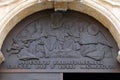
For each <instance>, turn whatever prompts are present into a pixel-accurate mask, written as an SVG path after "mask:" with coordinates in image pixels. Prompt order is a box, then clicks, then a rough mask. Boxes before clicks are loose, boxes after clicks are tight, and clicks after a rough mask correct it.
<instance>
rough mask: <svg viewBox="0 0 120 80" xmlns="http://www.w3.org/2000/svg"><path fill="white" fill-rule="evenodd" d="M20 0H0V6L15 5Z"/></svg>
mask: <svg viewBox="0 0 120 80" xmlns="http://www.w3.org/2000/svg"><path fill="white" fill-rule="evenodd" d="M17 1H19V0H0V6H7V5H9V4H12V3H15V2H17Z"/></svg>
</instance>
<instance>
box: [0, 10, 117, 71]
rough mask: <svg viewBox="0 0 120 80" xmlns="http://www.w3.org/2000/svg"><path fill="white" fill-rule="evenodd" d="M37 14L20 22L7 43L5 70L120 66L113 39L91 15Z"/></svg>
mask: <svg viewBox="0 0 120 80" xmlns="http://www.w3.org/2000/svg"><path fill="white" fill-rule="evenodd" d="M35 15H36V16H34V15H33V17H28V18H27V19H28V20H31V21H26V20H25V21H23V22H22V24H18V25H17V26H16V28H15V29H13V30H12V32H11V33H10V34H9V35H11V36H9V35H8V38H9V39H6V41H5V42H4V44H3V48H2V51H3V53H4V55H6V60H5V62H4V63H3V64H2V65H1V69H2V70H3V72H4V71H5V70H7V69H27V70H24V71H26V72H27V71H30V72H32V71H34V70H35V72H36V71H38V72H39V71H41V70H43V72H52V71H54V72H56V71H57V72H61V71H64V72H68V71H69V72H72V71H73V70H74V72H80V71H81V70H82V69H85V70H87V71H89V70H92V69H96V70H98V71H101V69H104V70H106V71H109V70H110V71H111V70H115V69H119V68H118V66H116V65H117V62H116V58H115V57H116V55H117V51H118V47H117V46H116V44H115V43H114V39H113V38H112V36H111V35H110V34H109V32H108V30H106V29H105V28H104V27H103V26H102V25H101V24H100V23H98V22H97V21H95V20H94V19H92V18H91V17H89V16H87V15H83V14H80V13H77V12H72V11H68V12H54V11H51V10H50V11H47V12H46V13H45V12H43V13H37V14H35ZM17 29H18V30H17ZM7 40H9V41H7ZM13 57H14V58H13ZM68 69H69V70H68ZM2 70H0V71H2ZM10 71H11V70H10ZM24 71H23V72H24ZM18 72H19V71H18Z"/></svg>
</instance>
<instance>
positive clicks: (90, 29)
mask: <svg viewBox="0 0 120 80" xmlns="http://www.w3.org/2000/svg"><path fill="white" fill-rule="evenodd" d="M87 31H88V33H89V34H90V35H93V36H95V35H97V33H98V32H99V28H98V26H97V25H95V24H91V25H90V26H88V29H87Z"/></svg>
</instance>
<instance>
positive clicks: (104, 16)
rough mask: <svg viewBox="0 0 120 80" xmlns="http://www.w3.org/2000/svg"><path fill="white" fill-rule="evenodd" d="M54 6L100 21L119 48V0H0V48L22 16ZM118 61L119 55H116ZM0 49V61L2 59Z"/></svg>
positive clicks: (56, 8) (57, 8)
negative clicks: (78, 12)
mask: <svg viewBox="0 0 120 80" xmlns="http://www.w3.org/2000/svg"><path fill="white" fill-rule="evenodd" d="M51 8H54V9H55V11H57V10H64V11H66V10H68V9H70V10H75V11H80V12H83V13H85V14H88V15H90V16H92V17H94V18H95V19H97V20H98V21H99V22H101V23H102V24H103V25H104V26H105V27H106V28H107V29H108V30H109V31H110V32H111V34H112V36H113V37H114V39H115V40H116V42H117V44H118V46H119V48H120V1H119V0H0V50H1V47H2V44H3V42H4V39H5V37H6V36H7V34H8V33H9V31H10V30H11V29H12V28H13V27H14V26H15V25H16V24H17V23H18V22H19V21H21V20H22V19H23V18H25V17H27V16H28V15H30V14H33V13H35V12H37V11H41V10H45V9H51ZM117 59H118V61H120V60H119V56H118V58H117ZM4 60H5V58H4V55H3V54H2V52H1V51H0V63H1V62H2V61H4Z"/></svg>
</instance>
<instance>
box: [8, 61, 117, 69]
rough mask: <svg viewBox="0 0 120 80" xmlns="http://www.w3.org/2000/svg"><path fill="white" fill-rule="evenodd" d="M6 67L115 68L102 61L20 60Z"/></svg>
mask: <svg viewBox="0 0 120 80" xmlns="http://www.w3.org/2000/svg"><path fill="white" fill-rule="evenodd" d="M7 68H8V69H115V66H114V65H110V64H109V65H105V64H104V62H103V61H78V60H70V61H66V60H58V61H39V60H30V61H20V62H19V63H18V64H16V65H8V67H7Z"/></svg>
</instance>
